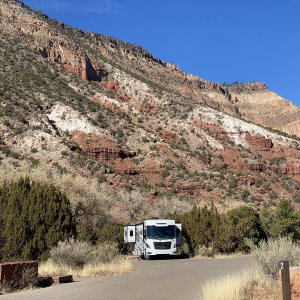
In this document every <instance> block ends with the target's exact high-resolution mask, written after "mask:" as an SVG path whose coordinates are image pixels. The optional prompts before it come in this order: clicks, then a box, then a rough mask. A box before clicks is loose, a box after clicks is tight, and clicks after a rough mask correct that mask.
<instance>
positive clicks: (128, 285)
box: [0, 256, 253, 300]
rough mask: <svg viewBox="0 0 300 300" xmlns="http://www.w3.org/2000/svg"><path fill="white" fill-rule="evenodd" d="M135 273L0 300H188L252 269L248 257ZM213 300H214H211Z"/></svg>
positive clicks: (159, 263)
mask: <svg viewBox="0 0 300 300" xmlns="http://www.w3.org/2000/svg"><path fill="white" fill-rule="evenodd" d="M133 263H134V265H135V269H136V270H135V272H133V273H131V274H127V275H121V276H111V277H97V278H88V279H79V280H77V281H76V282H73V283H68V284H61V285H57V286H51V287H48V288H43V289H35V290H30V291H25V292H19V293H14V294H9V295H3V296H0V300H6V299H14V300H48V299H55V300H56V299H57V300H61V299H62V300H69V299H70V300H71V299H72V300H98V299H100V300H102V299H103V300H143V299H144V300H169V299H170V300H190V299H192V300H193V299H201V292H200V291H201V284H202V283H204V282H205V281H207V280H210V279H213V278H217V277H220V276H223V275H226V274H232V273H238V272H242V271H243V270H245V269H249V268H251V267H252V266H253V261H252V259H251V257H250V256H239V257H232V258H218V259H168V260H150V261H134V262H133ZM212 300H213V299H212Z"/></svg>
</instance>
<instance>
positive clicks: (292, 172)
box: [280, 161, 300, 177]
mask: <svg viewBox="0 0 300 300" xmlns="http://www.w3.org/2000/svg"><path fill="white" fill-rule="evenodd" d="M280 173H281V174H285V175H288V176H290V177H295V176H300V162H293V161H292V162H287V163H285V164H282V165H280Z"/></svg>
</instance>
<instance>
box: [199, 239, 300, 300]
mask: <svg viewBox="0 0 300 300" xmlns="http://www.w3.org/2000/svg"><path fill="white" fill-rule="evenodd" d="M246 244H247V245H248V246H249V247H250V249H251V253H252V255H253V257H254V260H255V263H256V268H255V269H253V270H249V271H247V272H245V273H242V274H234V275H228V276H225V277H221V278H219V279H217V280H211V281H209V282H206V283H205V284H203V286H202V291H201V299H204V300H208V299H224V300H225V299H226V300H228V299H230V300H235V299H236V300H241V299H245V300H246V299H272V300H277V299H278V300H279V299H282V293H281V288H280V287H279V282H278V277H279V262H280V261H282V260H289V261H290V264H291V265H292V266H299V265H300V247H299V245H298V244H297V243H295V242H293V240H292V239H291V238H289V237H279V238H270V239H269V240H262V241H260V242H259V243H258V245H256V244H255V243H254V242H253V241H252V240H249V239H248V240H247V241H246Z"/></svg>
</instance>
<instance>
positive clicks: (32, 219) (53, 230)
mask: <svg viewBox="0 0 300 300" xmlns="http://www.w3.org/2000/svg"><path fill="white" fill-rule="evenodd" d="M0 205H1V209H0V210H1V212H2V213H1V215H0V219H2V222H3V224H4V230H3V234H4V237H5V239H6V242H5V246H4V249H3V255H4V258H5V259H46V258H47V255H48V251H49V249H50V248H51V247H52V246H53V245H55V244H56V243H57V242H58V241H60V240H64V239H65V238H68V237H70V236H72V235H74V234H75V225H74V221H73V217H72V213H71V207H70V203H69V200H68V199H67V198H66V196H65V195H64V194H62V193H61V192H60V191H59V190H57V189H56V188H55V187H54V186H52V185H51V186H48V185H45V184H40V183H35V182H30V180H29V178H25V179H20V180H19V181H18V182H14V183H11V184H5V185H4V186H3V187H2V188H1V189H0ZM0 222H1V221H0Z"/></svg>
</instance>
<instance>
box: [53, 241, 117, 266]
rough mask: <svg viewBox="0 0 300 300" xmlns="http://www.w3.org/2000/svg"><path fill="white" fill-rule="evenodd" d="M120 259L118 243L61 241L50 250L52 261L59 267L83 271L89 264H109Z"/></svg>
mask: <svg viewBox="0 0 300 300" xmlns="http://www.w3.org/2000/svg"><path fill="white" fill-rule="evenodd" d="M118 257H119V251H118V247H117V244H116V243H112V242H104V243H100V244H98V245H91V244H89V243H87V242H83V241H77V240H75V239H74V238H71V239H68V240H64V241H60V242H59V243H58V245H57V246H55V247H53V248H52V249H51V250H50V260H51V261H52V262H53V264H55V265H57V266H67V267H69V268H71V269H82V268H83V267H84V266H86V265H88V264H99V263H109V262H112V261H113V260H115V259H117V258H118Z"/></svg>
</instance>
